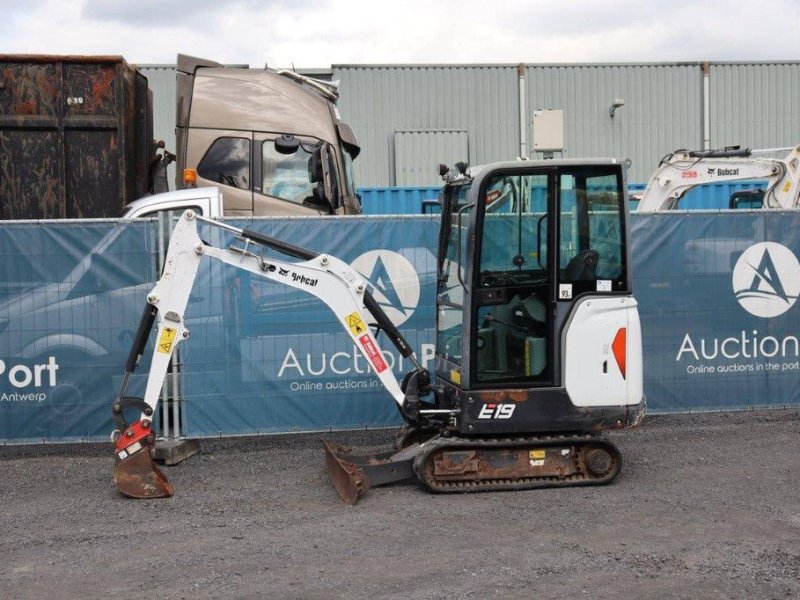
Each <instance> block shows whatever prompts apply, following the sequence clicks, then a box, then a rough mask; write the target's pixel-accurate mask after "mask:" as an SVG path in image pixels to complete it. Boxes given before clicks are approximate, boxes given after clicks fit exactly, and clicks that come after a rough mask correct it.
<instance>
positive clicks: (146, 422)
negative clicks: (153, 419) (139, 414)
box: [142, 419, 150, 429]
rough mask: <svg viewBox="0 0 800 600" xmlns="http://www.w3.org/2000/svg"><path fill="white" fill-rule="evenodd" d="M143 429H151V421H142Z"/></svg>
mask: <svg viewBox="0 0 800 600" xmlns="http://www.w3.org/2000/svg"><path fill="white" fill-rule="evenodd" d="M142 427H144V428H145V429H147V428H148V427H150V420H149V419H142Z"/></svg>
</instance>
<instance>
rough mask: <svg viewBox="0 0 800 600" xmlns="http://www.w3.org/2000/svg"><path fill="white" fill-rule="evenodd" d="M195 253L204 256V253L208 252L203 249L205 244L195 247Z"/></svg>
mask: <svg viewBox="0 0 800 600" xmlns="http://www.w3.org/2000/svg"><path fill="white" fill-rule="evenodd" d="M194 251H195V252H196V253H197V254H202V253H203V252H205V251H206V250H205V248H203V244H197V246H195V247H194Z"/></svg>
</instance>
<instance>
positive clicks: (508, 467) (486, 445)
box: [325, 434, 622, 504]
mask: <svg viewBox="0 0 800 600" xmlns="http://www.w3.org/2000/svg"><path fill="white" fill-rule="evenodd" d="M325 455H326V456H325V458H326V468H327V470H328V474H329V475H330V478H331V481H332V482H333V484H334V486H335V487H336V490H337V491H338V492H339V495H340V496H341V497H342V499H343V500H344V501H345V502H346V503H347V504H355V502H356V501H357V500H358V498H359V496H360V495H361V494H362V493H364V492H365V491H367V490H368V489H369V488H371V487H376V486H379V485H385V484H388V483H394V482H397V481H403V480H406V479H413V478H416V479H418V480H419V482H420V483H421V484H422V485H424V486H425V487H426V488H427V489H428V490H430V491H432V492H437V493H453V492H456V493H463V492H482V491H502V490H527V489H534V488H544V487H563V486H578V485H602V484H605V483H609V482H610V481H611V480H613V479H614V477H616V476H617V474H618V473H619V471H620V468H621V466H622V456H621V454H620V452H619V450H618V449H617V447H616V446H615V445H614V444H613V443H612V442H610V441H609V440H608V439H607V438H605V437H602V436H599V435H592V434H577V435H551V436H512V437H502V438H499V437H498V438H466V437H460V436H443V435H438V434H437V435H434V436H433V437H429V438H428V439H425V440H424V441H416V442H413V443H411V444H410V445H409V446H407V447H405V448H402V449H400V450H398V451H396V452H383V453H380V454H373V455H368V456H358V455H354V454H353V453H352V451H351V449H350V448H346V447H342V446H337V445H335V444H331V443H329V442H325Z"/></svg>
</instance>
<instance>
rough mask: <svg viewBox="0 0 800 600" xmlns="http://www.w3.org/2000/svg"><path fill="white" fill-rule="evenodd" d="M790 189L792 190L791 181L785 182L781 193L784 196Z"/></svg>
mask: <svg viewBox="0 0 800 600" xmlns="http://www.w3.org/2000/svg"><path fill="white" fill-rule="evenodd" d="M790 189H792V182H791V181H787V182H786V183H784V184H783V193H784V194H785V193H786V192H788V191H789V190H790Z"/></svg>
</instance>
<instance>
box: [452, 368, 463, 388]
mask: <svg viewBox="0 0 800 600" xmlns="http://www.w3.org/2000/svg"><path fill="white" fill-rule="evenodd" d="M450 381H452V382H453V383H455V384H456V385H461V373H459V372H458V371H456V370H455V369H450Z"/></svg>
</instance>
